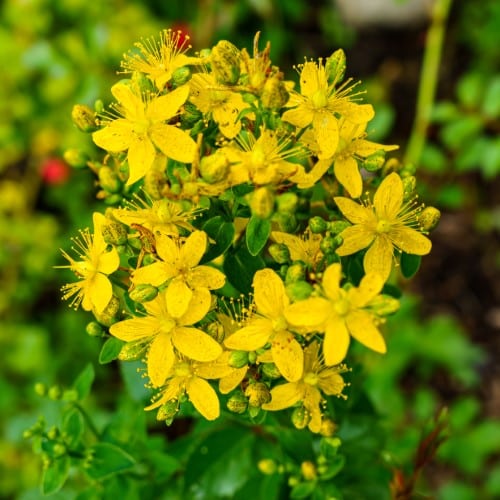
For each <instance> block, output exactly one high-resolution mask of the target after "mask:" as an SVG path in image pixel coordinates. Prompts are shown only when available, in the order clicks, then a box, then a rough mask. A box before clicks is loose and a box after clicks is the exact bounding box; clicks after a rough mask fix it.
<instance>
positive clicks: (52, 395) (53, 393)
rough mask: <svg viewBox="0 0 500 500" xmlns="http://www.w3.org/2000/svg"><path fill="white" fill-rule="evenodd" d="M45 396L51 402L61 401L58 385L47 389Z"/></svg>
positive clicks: (60, 391)
mask: <svg viewBox="0 0 500 500" xmlns="http://www.w3.org/2000/svg"><path fill="white" fill-rule="evenodd" d="M47 395H48V396H49V399H52V401H57V400H59V399H61V396H62V389H61V388H60V387H59V386H58V385H53V386H52V387H50V388H49V392H48V393H47Z"/></svg>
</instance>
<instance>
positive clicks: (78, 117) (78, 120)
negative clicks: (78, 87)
mask: <svg viewBox="0 0 500 500" xmlns="http://www.w3.org/2000/svg"><path fill="white" fill-rule="evenodd" d="M71 118H72V120H73V123H74V124H75V125H76V126H77V127H78V128H79V129H80V130H81V131H82V132H94V131H96V130H97V129H98V128H99V127H98V126H97V121H96V115H95V113H94V111H92V110H91V109H90V108H89V107H88V106H85V105H84V104H75V105H74V106H73V109H72V110H71Z"/></svg>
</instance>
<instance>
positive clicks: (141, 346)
mask: <svg viewBox="0 0 500 500" xmlns="http://www.w3.org/2000/svg"><path fill="white" fill-rule="evenodd" d="M147 346H148V345H147V343H144V342H142V341H136V342H127V343H126V344H123V346H122V348H121V350H120V352H119V354H118V359H119V360H120V361H136V360H138V359H142V358H143V357H144V355H145V354H146V350H147Z"/></svg>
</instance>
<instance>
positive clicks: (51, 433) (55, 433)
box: [47, 425, 60, 441]
mask: <svg viewBox="0 0 500 500" xmlns="http://www.w3.org/2000/svg"><path fill="white" fill-rule="evenodd" d="M59 435H60V433H59V429H58V428H57V427H56V426H55V425H53V426H52V427H51V428H50V429H49V430H48V431H47V437H48V438H49V439H51V440H52V441H54V440H55V439H57V438H58V437H59Z"/></svg>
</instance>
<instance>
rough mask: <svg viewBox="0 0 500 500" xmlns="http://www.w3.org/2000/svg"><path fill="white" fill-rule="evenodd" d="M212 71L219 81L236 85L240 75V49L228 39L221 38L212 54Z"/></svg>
mask: <svg viewBox="0 0 500 500" xmlns="http://www.w3.org/2000/svg"><path fill="white" fill-rule="evenodd" d="M210 63H211V65H212V73H213V74H214V76H215V79H216V81H217V82H218V83H222V84H224V85H234V84H235V83H236V82H237V81H238V78H239V76H240V51H239V50H238V48H237V47H236V46H235V45H233V44H232V43H231V42H228V41H227V40H220V41H219V42H218V43H217V45H216V46H215V47H213V48H212V52H211V54H210Z"/></svg>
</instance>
